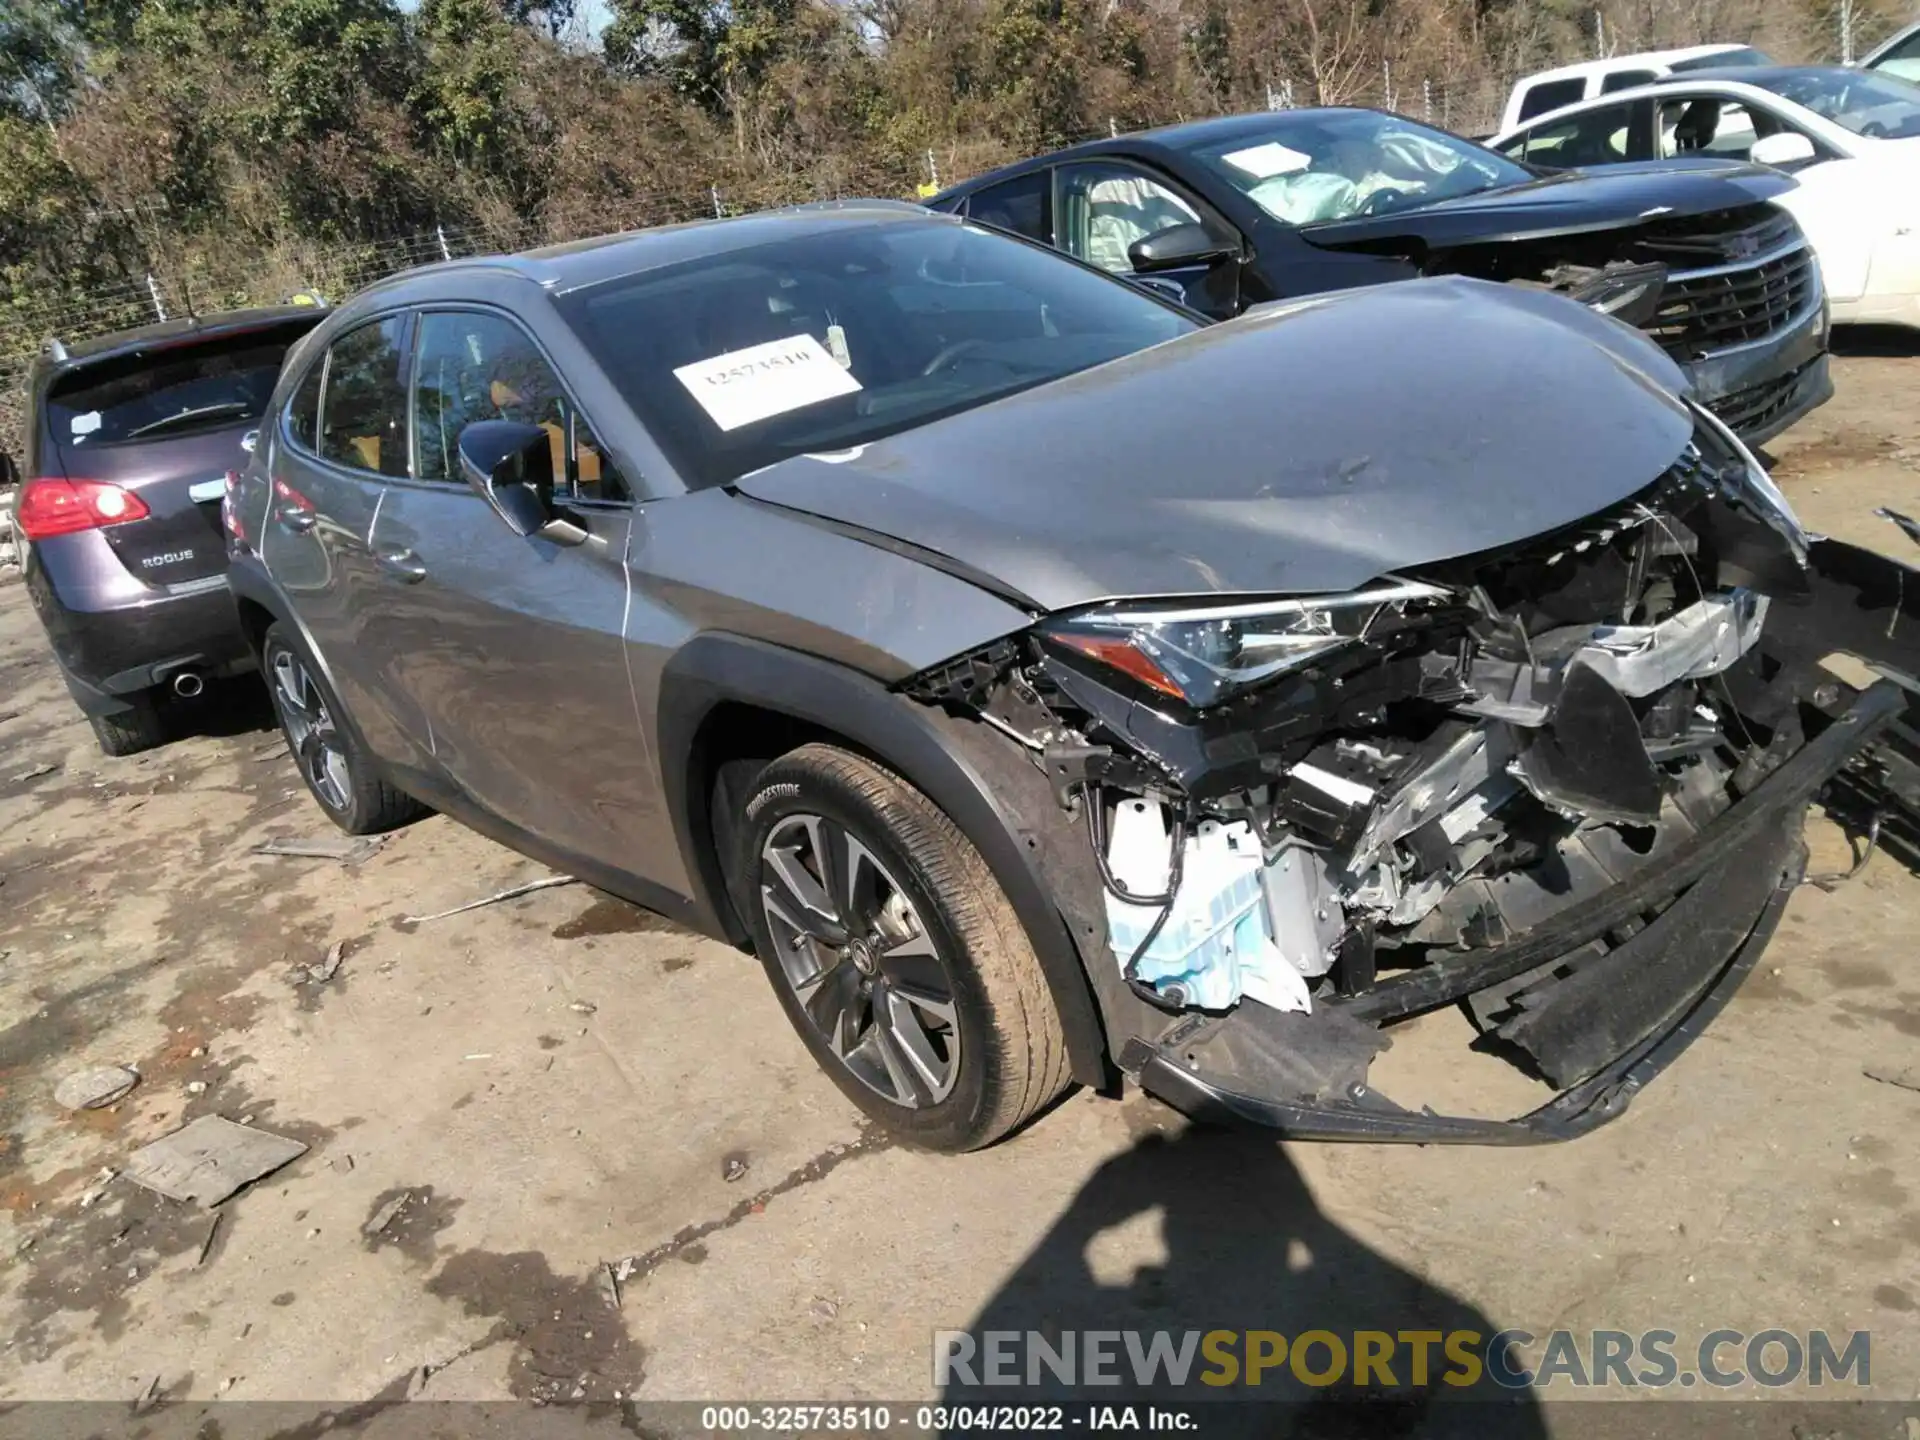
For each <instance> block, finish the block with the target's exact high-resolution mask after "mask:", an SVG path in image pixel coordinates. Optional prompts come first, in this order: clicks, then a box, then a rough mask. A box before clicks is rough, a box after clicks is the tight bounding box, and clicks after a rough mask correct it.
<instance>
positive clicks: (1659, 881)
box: [1122, 681, 1909, 1145]
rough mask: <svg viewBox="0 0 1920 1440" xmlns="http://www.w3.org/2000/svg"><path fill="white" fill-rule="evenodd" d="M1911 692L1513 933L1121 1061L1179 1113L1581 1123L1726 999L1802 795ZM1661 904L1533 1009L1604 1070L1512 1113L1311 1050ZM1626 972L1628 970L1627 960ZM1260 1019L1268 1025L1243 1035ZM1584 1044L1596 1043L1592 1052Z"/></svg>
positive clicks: (1407, 1127)
mask: <svg viewBox="0 0 1920 1440" xmlns="http://www.w3.org/2000/svg"><path fill="white" fill-rule="evenodd" d="M1908 700H1909V696H1908V694H1907V692H1906V691H1905V690H1903V689H1902V688H1901V687H1900V686H1898V685H1896V684H1894V683H1893V682H1891V681H1881V682H1879V683H1877V684H1875V685H1874V686H1873V687H1872V688H1871V689H1869V690H1867V691H1865V692H1864V693H1862V694H1861V695H1860V696H1859V697H1858V698H1857V699H1856V700H1855V701H1854V702H1853V704H1852V705H1851V706H1850V707H1849V708H1848V709H1847V710H1846V712H1845V713H1844V714H1842V715H1841V716H1839V717H1838V719H1837V720H1836V721H1835V723H1834V724H1832V725H1831V726H1829V727H1828V728H1827V729H1826V730H1824V731H1822V732H1821V733H1820V734H1819V735H1818V736H1816V737H1815V738H1813V739H1812V740H1810V741H1809V742H1808V743H1807V744H1806V745H1805V746H1803V747H1802V748H1801V749H1800V751H1799V752H1798V753H1797V754H1795V755H1794V756H1793V757H1792V758H1791V759H1790V760H1788V761H1787V762H1786V763H1785V764H1784V765H1782V766H1781V767H1780V768H1779V769H1778V770H1776V771H1775V772H1774V773H1773V774H1772V775H1771V776H1769V777H1768V778H1767V779H1766V780H1765V781H1764V782H1762V783H1761V784H1760V785H1758V786H1756V787H1755V788H1754V790H1753V791H1752V792H1751V793H1750V794H1748V795H1747V796H1746V797H1744V798H1743V799H1741V800H1740V801H1739V802H1738V803H1737V804H1735V805H1734V806H1733V807H1731V808H1730V809H1728V810H1726V811H1725V812H1723V813H1722V814H1721V815H1720V816H1718V817H1717V818H1716V819H1715V820H1714V821H1713V822H1712V823H1711V824H1709V825H1708V826H1707V827H1706V828H1705V829H1703V830H1702V831H1701V833H1700V834H1699V836H1698V837H1697V838H1696V839H1695V840H1694V841H1693V843H1692V844H1691V845H1689V846H1688V847H1687V848H1686V849H1685V850H1683V851H1681V852H1680V853H1678V854H1676V855H1675V856H1673V857H1672V860H1671V862H1670V863H1668V864H1665V865H1662V866H1660V867H1657V868H1655V869H1653V870H1652V871H1650V872H1646V873H1642V874H1641V875H1639V876H1636V877H1635V878H1634V879H1632V880H1630V881H1628V882H1626V883H1623V884H1620V885H1616V886H1614V887H1613V888H1611V889H1609V890H1606V891H1603V892H1601V893H1600V894H1598V895H1595V896H1593V897H1592V898H1591V899H1588V900H1586V901H1583V902H1581V903H1580V904H1578V905H1575V906H1572V907H1570V908H1569V909H1568V910H1566V911H1564V912H1563V913H1562V914H1561V915H1560V916H1559V917H1557V918H1556V919H1555V920H1554V921H1553V922H1552V923H1551V924H1548V925H1545V926H1542V927H1540V928H1539V930H1537V931H1536V932H1534V933H1532V934H1530V935H1528V936H1526V937H1525V938H1524V939H1522V940H1519V941H1516V942H1514V943H1512V944H1509V945H1505V946H1502V947H1499V948H1497V949H1494V950H1490V951H1486V952H1482V953H1479V954H1477V955H1476V956H1474V957H1473V958H1471V959H1462V960H1461V961H1459V962H1452V963H1440V964H1434V965H1429V966H1427V967H1425V968H1423V969H1421V970H1417V971H1414V972H1412V973H1410V974H1408V975H1406V976H1404V977H1401V978H1399V979H1395V980H1389V981H1385V982H1383V983H1381V984H1380V985H1378V986H1376V987H1375V988H1374V989H1372V990H1370V991H1368V992H1366V993H1364V994H1362V995H1358V996H1354V997H1352V998H1350V999H1344V1000H1341V999H1336V1000H1332V1001H1328V1002H1323V1009H1324V1010H1327V1011H1331V1012H1333V1013H1332V1014H1322V1015H1317V1016H1304V1015H1279V1014H1278V1013H1277V1012H1274V1011H1271V1010H1266V1009H1265V1008H1264V1007H1247V1006H1242V1007H1241V1008H1240V1009H1239V1010H1237V1011H1235V1012H1233V1013H1232V1014H1230V1015H1227V1016H1225V1017H1221V1018H1218V1019H1211V1018H1209V1019H1201V1018H1199V1017H1188V1018H1187V1019H1185V1020H1183V1021H1181V1022H1180V1023H1178V1024H1176V1025H1175V1026H1174V1027H1173V1029H1172V1030H1170V1031H1169V1032H1168V1034H1167V1035H1166V1036H1164V1037H1162V1039H1161V1040H1160V1042H1159V1043H1158V1044H1157V1045H1154V1046H1149V1045H1147V1044H1145V1043H1144V1042H1141V1041H1138V1040H1135V1041H1132V1042H1130V1044H1129V1046H1128V1053H1126V1054H1123V1056H1122V1065H1123V1066H1124V1067H1125V1068H1126V1069H1128V1070H1132V1071H1135V1072H1137V1074H1138V1076H1139V1080H1140V1083H1141V1085H1142V1086H1143V1087H1144V1088H1145V1089H1147V1090H1148V1091H1149V1092H1151V1093H1153V1094H1155V1095H1157V1096H1159V1097H1160V1098H1161V1099H1163V1100H1165V1101H1167V1102H1168V1103H1169V1104H1171V1105H1173V1106H1174V1107H1175V1108H1177V1109H1179V1110H1182V1111H1184V1112H1186V1113H1187V1114H1190V1115H1193V1116H1195V1117H1197V1118H1203V1119H1210V1120H1214V1121H1228V1122H1243V1123H1252V1124H1256V1125H1262V1126H1267V1127H1270V1128H1272V1129H1275V1130H1278V1131H1280V1132H1281V1133H1282V1134H1283V1135H1286V1136H1289V1137H1292V1138H1295V1139H1303V1140H1373V1141H1402V1142H1413V1143H1421V1144H1431V1143H1453V1144H1463V1143H1464V1144H1482V1145H1485V1144H1495V1145H1533V1144H1542V1143H1546V1142H1551V1141H1556V1140H1567V1139H1571V1138H1573V1137H1574V1136H1576V1135H1580V1134H1583V1133H1585V1132H1586V1131H1589V1130H1592V1129H1594V1128H1596V1127H1597V1126H1599V1125H1602V1124H1604V1123H1606V1122H1607V1121H1608V1120H1612V1119H1614V1118H1616V1117H1617V1116H1619V1115H1620V1114H1621V1113H1623V1112H1624V1111H1625V1110H1626V1108H1627V1106H1628V1105H1629V1103H1631V1101H1632V1099H1633V1097H1634V1095H1635V1094H1636V1093H1638V1091H1639V1090H1640V1089H1641V1087H1642V1086H1644V1085H1646V1084H1647V1083H1648V1082H1649V1081H1651V1080H1652V1079H1653V1078H1654V1077H1655V1076H1656V1075H1658V1074H1660V1072H1661V1071H1663V1070H1664V1069H1666V1067H1667V1066H1668V1065H1670V1064H1672V1063H1673V1061H1674V1059H1675V1058H1676V1057H1677V1056H1678V1055H1679V1054H1680V1052H1681V1051H1682V1050H1684V1049H1685V1048H1686V1047H1687V1046H1688V1045H1689V1044H1691V1043H1692V1042H1693V1040H1694V1039H1695V1038H1696V1037H1697V1036H1698V1035H1699V1034H1700V1033H1701V1031H1702V1030H1703V1029H1704V1028H1705V1027H1706V1025H1707V1024H1708V1022H1710V1021H1711V1020H1712V1019H1713V1017H1714V1016H1715V1015H1717V1014H1718V1013H1719V1012H1720V1011H1721V1009H1723V1008H1724V1007H1725V1006H1726V1004H1727V1002H1728V1001H1729V1000H1731V999H1732V998H1733V994H1734V992H1735V991H1736V990H1738V989H1739V987H1740V984H1741V982H1742V981H1744V980H1745V979H1746V977H1747V975H1748V973H1749V972H1750V971H1751V970H1752V969H1753V966H1754V964H1755V963H1756V962H1757V961H1758V960H1759V958H1760V955H1761V953H1762V952H1763V951H1764V950H1765V949H1766V946H1767V942H1768V940H1769V939H1770V938H1771V937H1772V935H1773V931H1774V927H1775V926H1776V925H1777V923H1778V922H1779V918H1780V914H1781V911H1782V910H1783V909H1784V908H1785V905H1786V902H1787V898H1788V896H1789V895H1790V894H1791V893H1792V891H1793V889H1794V887H1795V886H1796V885H1797V884H1798V883H1799V881H1800V878H1801V875H1802V873H1803V869H1804V864H1805V850H1804V846H1803V845H1802V842H1801V838H1800V836H1801V820H1802V817H1803V816H1804V814H1805V808H1806V805H1807V803H1808V802H1809V800H1811V799H1812V797H1813V795H1814V794H1815V793H1816V792H1817V791H1818V790H1820V789H1821V787H1822V786H1824V785H1825V784H1826V783H1827V782H1828V781H1829V780H1830V779H1831V778H1832V777H1833V776H1834V774H1835V773H1836V772H1837V771H1839V770H1840V769H1841V768H1842V766H1844V765H1845V764H1846V763H1847V762H1848V761H1849V760H1850V759H1851V758H1853V757H1854V756H1855V755H1857V754H1858V753H1859V752H1860V751H1861V750H1862V749H1863V748H1864V747H1866V746H1867V745H1868V744H1870V743H1871V742H1872V741H1873V740H1874V739H1875V738H1876V737H1877V736H1879V735H1880V734H1881V733H1882V732H1883V731H1884V730H1886V729H1887V728H1888V727H1889V726H1890V725H1892V724H1893V723H1894V722H1895V721H1896V720H1897V719H1898V717H1899V716H1900V715H1901V713H1902V711H1903V710H1904V709H1905V707H1906V705H1907V703H1908ZM1675 897H1678V898H1677V899H1676V898H1675ZM1663 905H1664V906H1666V909H1665V910H1664V911H1663V912H1662V913H1661V914H1660V915H1659V916H1658V917H1657V918H1656V919H1654V920H1653V921H1652V922H1651V923H1649V924H1647V925H1646V927H1645V928H1644V929H1642V930H1640V931H1639V932H1638V933H1637V934H1635V935H1634V936H1633V938H1632V939H1631V940H1630V941H1628V942H1627V943H1626V944H1624V945H1622V946H1620V947H1619V948H1618V949H1616V950H1615V951H1613V952H1612V954H1611V955H1609V956H1608V957H1607V959H1606V961H1605V962H1603V963H1602V965H1601V966H1599V967H1595V969H1594V970H1593V971H1591V972H1586V973H1583V974H1581V975H1576V976H1574V977H1573V980H1572V982H1570V983H1572V984H1573V985H1574V986H1575V989H1574V990H1573V991H1571V992H1569V993H1568V994H1567V995H1566V996H1565V998H1564V1000H1562V999H1558V998H1556V1000H1555V1001H1554V1002H1553V1003H1551V1004H1550V1005H1549V1006H1548V1007H1547V1008H1546V1009H1545V1010H1543V1011H1542V1012H1541V1014H1540V1016H1539V1017H1538V1019H1537V1021H1536V1022H1535V1023H1537V1024H1538V1025H1539V1026H1540V1027H1541V1028H1542V1029H1543V1030H1546V1029H1550V1028H1552V1027H1555V1026H1560V1027H1563V1028H1564V1031H1565V1033H1564V1035H1563V1036H1562V1037H1561V1043H1562V1044H1563V1045H1564V1046H1566V1047H1569V1049H1568V1053H1570V1054H1572V1055H1574V1056H1578V1055H1580V1054H1583V1053H1585V1054H1587V1055H1589V1056H1591V1057H1592V1058H1593V1059H1594V1060H1595V1061H1596V1062H1597V1063H1598V1067H1599V1068H1597V1069H1595V1070H1594V1071H1593V1073H1591V1074H1590V1075H1588V1076H1587V1078H1585V1079H1583V1080H1581V1081H1580V1082H1579V1083H1577V1084H1575V1085H1573V1086H1572V1087H1571V1088H1569V1089H1567V1090H1565V1091H1563V1092H1562V1093H1561V1094H1559V1095H1558V1096H1556V1097H1555V1098H1554V1099H1553V1100H1551V1101H1549V1102H1548V1103H1547V1104H1545V1105H1543V1106H1541V1107H1540V1108H1539V1109H1537V1110H1534V1111H1532V1112H1530V1113H1528V1114H1525V1115H1522V1116H1519V1117H1518V1118H1516V1119H1512V1120H1488V1119H1481V1118H1477V1117H1469V1116H1452V1115H1439V1114H1435V1113H1433V1112H1432V1111H1417V1112H1416V1111H1410V1110H1406V1109H1403V1108H1401V1107H1400V1106H1398V1105H1395V1104H1393V1102H1391V1101H1389V1100H1387V1099H1386V1098H1385V1097H1383V1096H1381V1095H1379V1094H1377V1093H1376V1092H1374V1091H1372V1090H1370V1089H1369V1088H1368V1087H1367V1086H1366V1084H1365V1083H1364V1078H1361V1077H1364V1059H1370V1054H1368V1053H1367V1052H1366V1051H1365V1050H1364V1048H1363V1049H1362V1051H1361V1054H1362V1056H1363V1063H1362V1065H1361V1066H1360V1068H1359V1069H1358V1070H1357V1071H1350V1073H1349V1074H1348V1075H1347V1076H1346V1077H1345V1078H1344V1079H1342V1078H1341V1077H1340V1069H1341V1065H1342V1063H1343V1062H1342V1060H1341V1059H1340V1058H1332V1059H1330V1060H1329V1062H1328V1063H1326V1064H1321V1065H1316V1061H1315V1051H1316V1049H1318V1050H1319V1051H1320V1052H1321V1053H1330V1052H1328V1050H1327V1047H1326V1046H1325V1044H1324V1042H1323V1041H1322V1040H1321V1039H1319V1038H1318V1037H1319V1035H1320V1032H1323V1031H1325V1030H1326V1029H1327V1028H1328V1027H1329V1026H1331V1027H1334V1028H1337V1029H1341V1030H1344V1031H1345V1032H1346V1035H1347V1038H1348V1039H1351V1037H1352V1035H1353V1034H1355V1033H1357V1032H1358V1031H1359V1030H1360V1029H1361V1028H1362V1027H1365V1026H1377V1025H1379V1024H1382V1023H1385V1022H1387V1021H1389V1020H1393V1019H1398V1018H1401V1017H1404V1016H1408V1015H1413V1014H1417V1013H1420V1012H1422V1011H1425V1010H1431V1009H1435V1008H1437V1007H1439V1006H1442V1005H1445V1004H1449V1003H1452V1002H1455V1001H1458V1000H1461V999H1464V998H1465V997H1466V996H1468V995H1471V994H1474V993H1476V992H1478V991H1480V990H1483V989H1486V988H1488V987H1490V986H1493V985H1497V984H1500V983H1503V982H1505V981H1508V980H1511V979H1513V978H1514V977H1516V976H1519V975H1523V974H1525V973H1527V972H1528V971H1530V970H1533V969H1535V968H1537V967H1538V966H1540V965H1541V964H1543V963H1544V962H1547V961H1550V960H1552V959H1554V958H1555V957H1557V956H1563V955H1569V954H1571V953H1573V952H1574V951H1576V950H1579V949H1580V948H1581V947H1582V946H1584V945H1586V944H1588V943H1589V942H1590V941H1592V940H1594V939H1595V938H1597V937H1600V936H1602V935H1605V934H1607V933H1608V932H1610V931H1615V930H1617V929H1618V928H1619V927H1620V926H1622V925H1623V924H1627V923H1629V922H1632V921H1634V920H1635V919H1637V918H1638V917H1641V916H1644V915H1645V914H1646V913H1648V912H1649V911H1651V910H1654V909H1658V908H1659V907H1661V906H1663ZM1627 970H1630V971H1631V972H1632V973H1631V975H1630V977H1629V976H1627V975H1625V974H1623V973H1622V972H1624V971H1627ZM1602 996H1604V997H1605V1001H1606V1003H1604V1004H1602V1003H1600V1001H1601V998H1602ZM1234 1027H1241V1030H1240V1032H1238V1033H1236V1031H1235V1028H1234ZM1256 1029H1257V1030H1260V1031H1264V1032H1265V1033H1264V1034H1260V1035H1254V1034H1251V1033H1247V1032H1250V1031H1253V1030H1256ZM1595 1046H1603V1047H1604V1049H1603V1050H1602V1051H1600V1052H1599V1053H1598V1054H1595V1052H1594V1047H1595ZM1606 1050H1611V1051H1612V1055H1611V1058H1606V1056H1605V1051H1606ZM1349 1053H1350V1052H1349ZM1216 1055H1217V1056H1219V1057H1222V1059H1224V1060H1226V1061H1227V1062H1228V1063H1227V1064H1226V1065H1225V1066H1224V1067H1223V1068H1225V1069H1228V1070H1230V1071H1231V1072H1232V1078H1228V1077H1226V1076H1224V1075H1222V1074H1220V1073H1218V1072H1215V1073H1211V1074H1210V1073H1209V1065H1208V1062H1209V1059H1210V1058H1212V1057H1213V1056H1216ZM1249 1057H1253V1060H1254V1063H1253V1064H1249V1063H1248V1059H1249ZM1261 1057H1274V1058H1273V1059H1271V1060H1266V1061H1263V1060H1262V1059H1261ZM1261 1064H1269V1065H1270V1066H1271V1069H1272V1079H1273V1081H1274V1082H1276V1083H1273V1084H1272V1085H1271V1086H1269V1085H1267V1084H1254V1083H1250V1082H1249V1078H1248V1077H1249V1072H1250V1071H1253V1072H1254V1073H1258V1069H1259V1066H1260V1065H1261ZM1581 1068H1583V1069H1584V1068H1586V1067H1585V1066H1584V1065H1583V1066H1581ZM1290 1071H1291V1074H1290V1073H1289V1072H1290ZM1303 1075H1305V1076H1312V1077H1313V1078H1315V1079H1317V1080H1318V1081H1319V1083H1318V1084H1315V1085H1313V1086H1312V1087H1311V1088H1312V1090H1313V1092H1314V1093H1312V1094H1300V1093H1299V1091H1300V1090H1303V1089H1306V1088H1308V1087H1306V1086H1301V1085H1298V1084H1297V1083H1296V1084H1292V1085H1290V1084H1289V1081H1290V1080H1292V1081H1295V1082H1297V1081H1298V1080H1299V1079H1300V1078H1301V1077H1302V1076H1303ZM1330 1081H1331V1082H1332V1083H1331V1084H1329V1083H1328V1082H1330ZM1288 1089H1293V1090H1294V1091H1295V1096H1294V1097H1289V1095H1288V1094H1287V1093H1286V1092H1287V1090H1288ZM1273 1092H1279V1093H1273Z"/></svg>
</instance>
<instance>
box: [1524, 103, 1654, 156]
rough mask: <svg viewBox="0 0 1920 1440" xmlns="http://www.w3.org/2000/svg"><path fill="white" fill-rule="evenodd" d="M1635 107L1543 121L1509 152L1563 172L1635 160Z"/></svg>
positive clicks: (1629, 105)
mask: <svg viewBox="0 0 1920 1440" xmlns="http://www.w3.org/2000/svg"><path fill="white" fill-rule="evenodd" d="M1633 104H1634V102H1632V101H1623V102H1621V103H1620V104H1618V105H1601V106H1598V107H1596V108H1594V109H1592V110H1585V111H1582V112H1581V113H1580V114H1578V115H1569V116H1567V117H1566V118H1565V119H1563V120H1548V121H1544V122H1543V123H1541V124H1539V125H1536V126H1534V128H1533V129H1531V130H1529V131H1528V132H1527V133H1526V134H1525V135H1523V136H1519V137H1516V140H1515V141H1513V142H1509V143H1508V144H1507V146H1506V147H1505V148H1506V153H1507V154H1509V155H1514V156H1517V157H1519V158H1521V159H1524V160H1528V161H1530V162H1532V163H1533V164H1535V165H1547V166H1551V167H1553V168H1555V169H1562V170H1564V169H1567V168H1569V167H1572V166H1580V165H1617V164H1619V163H1620V162H1621V161H1623V160H1630V159H1633V158H1635V157H1634V155H1633V153H1632V141H1633Z"/></svg>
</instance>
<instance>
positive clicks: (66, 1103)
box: [53, 1065, 140, 1110]
mask: <svg viewBox="0 0 1920 1440" xmlns="http://www.w3.org/2000/svg"><path fill="white" fill-rule="evenodd" d="M139 1083H140V1076H139V1075H138V1074H137V1073H135V1072H134V1071H132V1070H129V1069H127V1068H126V1067H125V1066H124V1065H107V1066H103V1067H102V1068H100V1069H98V1070H82V1071H80V1072H79V1073H78V1074H75V1075H69V1076H67V1078H66V1079H64V1080H62V1081H61V1082H60V1083H59V1085H57V1086H56V1087H55V1088H54V1092H53V1099H54V1103H55V1104H57V1105H58V1106H60V1108H61V1109H63V1110H98V1109H100V1108H101V1107H103V1106H106V1105H111V1104H113V1103H114V1101H116V1100H122V1099H125V1098H126V1095H127V1093H128V1092H129V1091H131V1090H132V1089H133V1087H134V1086H136V1085H138V1084H139Z"/></svg>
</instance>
